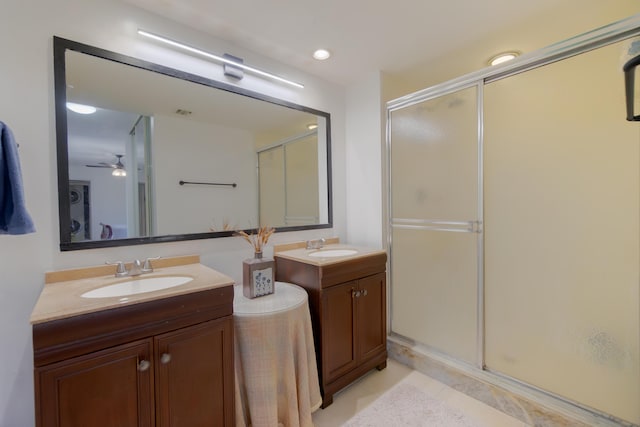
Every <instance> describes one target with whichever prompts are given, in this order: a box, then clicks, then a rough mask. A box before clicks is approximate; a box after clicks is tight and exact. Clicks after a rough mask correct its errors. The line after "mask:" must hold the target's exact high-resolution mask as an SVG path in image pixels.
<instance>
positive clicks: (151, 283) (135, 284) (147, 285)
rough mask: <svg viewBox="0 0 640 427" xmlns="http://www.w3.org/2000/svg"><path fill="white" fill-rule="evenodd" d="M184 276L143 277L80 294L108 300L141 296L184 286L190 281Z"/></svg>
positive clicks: (84, 296) (85, 296) (190, 278)
mask: <svg viewBox="0 0 640 427" xmlns="http://www.w3.org/2000/svg"><path fill="white" fill-rule="evenodd" d="M192 280H193V278H192V277H186V276H160V277H143V278H139V279H133V280H127V281H126V282H119V283H114V284H113V285H107V286H103V287H101V288H97V289H93V290H91V291H89V292H85V293H84V294H82V295H81V296H82V298H110V297H124V296H129V295H136V294H143V293H146V292H153V291H159V290H162V289H168V288H173V287H175V286H180V285H184V284H185V283H189V282H190V281H192Z"/></svg>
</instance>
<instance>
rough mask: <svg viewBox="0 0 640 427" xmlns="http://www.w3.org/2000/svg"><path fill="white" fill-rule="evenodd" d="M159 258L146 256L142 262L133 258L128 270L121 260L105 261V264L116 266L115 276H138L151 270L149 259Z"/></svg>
mask: <svg viewBox="0 0 640 427" xmlns="http://www.w3.org/2000/svg"><path fill="white" fill-rule="evenodd" d="M159 258H160V257H155V258H147V259H146V260H145V261H144V264H143V263H142V261H140V260H139V259H135V260H133V262H132V263H131V269H129V270H127V267H126V266H125V265H124V262H122V261H116V262H106V263H105V264H109V265H115V266H116V277H125V276H139V275H141V274H145V273H151V272H153V266H152V265H151V260H154V259H159Z"/></svg>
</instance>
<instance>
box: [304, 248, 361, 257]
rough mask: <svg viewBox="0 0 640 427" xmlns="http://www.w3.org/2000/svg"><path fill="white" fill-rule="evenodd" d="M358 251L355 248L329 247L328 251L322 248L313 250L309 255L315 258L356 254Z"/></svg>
mask: <svg viewBox="0 0 640 427" xmlns="http://www.w3.org/2000/svg"><path fill="white" fill-rule="evenodd" d="M357 253H358V251H356V250H355V249H327V250H326V251H323V250H320V251H316V252H311V253H310V254H309V256H310V257H314V258H335V257H339V256H349V255H355V254H357Z"/></svg>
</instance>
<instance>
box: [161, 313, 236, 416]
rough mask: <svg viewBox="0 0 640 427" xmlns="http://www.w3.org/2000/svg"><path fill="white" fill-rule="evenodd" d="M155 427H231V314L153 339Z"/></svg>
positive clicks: (232, 411)
mask: <svg viewBox="0 0 640 427" xmlns="http://www.w3.org/2000/svg"><path fill="white" fill-rule="evenodd" d="M155 358H156V360H157V363H156V401H157V410H156V418H157V425H158V426H159V427H169V426H171V427H195V426H210V427H216V426H229V427H231V426H233V424H234V407H233V399H234V394H233V393H234V382H233V381H234V373H233V319H232V317H231V316H228V317H225V318H222V319H218V320H212V321H209V322H205V323H201V324H198V325H195V326H190V327H187V328H183V329H179V330H177V331H173V332H169V333H166V334H163V335H159V336H157V337H156V338H155Z"/></svg>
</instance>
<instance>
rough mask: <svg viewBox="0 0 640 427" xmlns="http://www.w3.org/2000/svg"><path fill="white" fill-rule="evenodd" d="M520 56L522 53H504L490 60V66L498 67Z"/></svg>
mask: <svg viewBox="0 0 640 427" xmlns="http://www.w3.org/2000/svg"><path fill="white" fill-rule="evenodd" d="M518 56H520V52H515V51H514V52H502V53H499V54H497V55H496V56H494V57H493V58H491V59H490V60H489V65H498V64H502V63H503V62H507V61H511V60H512V59H515V58H516V57H518Z"/></svg>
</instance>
